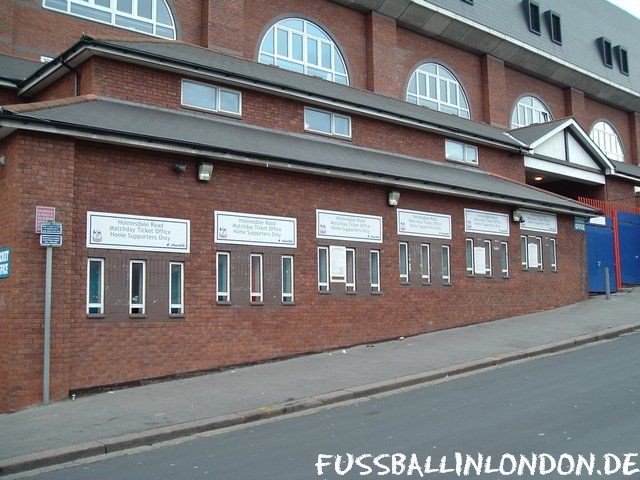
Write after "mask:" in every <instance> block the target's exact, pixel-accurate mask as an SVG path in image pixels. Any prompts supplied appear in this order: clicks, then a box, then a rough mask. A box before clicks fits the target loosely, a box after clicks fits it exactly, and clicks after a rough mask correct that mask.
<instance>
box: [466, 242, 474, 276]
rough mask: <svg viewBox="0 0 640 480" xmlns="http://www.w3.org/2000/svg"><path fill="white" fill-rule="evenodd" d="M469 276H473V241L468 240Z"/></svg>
mask: <svg viewBox="0 0 640 480" xmlns="http://www.w3.org/2000/svg"><path fill="white" fill-rule="evenodd" d="M466 243H467V275H473V268H474V261H473V239H471V238H467V242H466Z"/></svg>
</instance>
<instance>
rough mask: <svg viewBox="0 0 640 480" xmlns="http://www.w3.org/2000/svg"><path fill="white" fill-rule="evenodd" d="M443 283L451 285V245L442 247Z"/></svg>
mask: <svg viewBox="0 0 640 480" xmlns="http://www.w3.org/2000/svg"><path fill="white" fill-rule="evenodd" d="M442 281H443V282H444V283H451V258H450V256H449V245H443V246H442Z"/></svg>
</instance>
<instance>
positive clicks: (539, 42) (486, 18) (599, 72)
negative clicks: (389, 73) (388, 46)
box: [332, 0, 640, 111]
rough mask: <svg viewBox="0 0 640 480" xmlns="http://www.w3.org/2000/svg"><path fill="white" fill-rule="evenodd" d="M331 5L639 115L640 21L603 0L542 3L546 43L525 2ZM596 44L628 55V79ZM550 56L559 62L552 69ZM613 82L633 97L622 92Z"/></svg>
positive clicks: (391, 0)
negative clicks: (383, 18)
mask: <svg viewBox="0 0 640 480" xmlns="http://www.w3.org/2000/svg"><path fill="white" fill-rule="evenodd" d="M332 1H334V2H335V3H339V4H341V5H345V6H348V7H351V8H354V9H357V10H360V11H371V10H375V11H377V12H379V13H382V14H383V15H387V16H389V17H391V18H393V19H396V20H397V22H398V24H399V25H401V26H403V27H405V28H408V29H411V30H415V31H417V32H419V33H422V34H424V35H427V36H430V37H434V38H436V39H438V40H442V41H444V42H447V43H451V44H454V45H458V46H461V47H463V48H465V49H467V50H470V51H472V52H475V53H487V54H489V55H493V56H495V57H497V58H500V59H502V60H504V61H505V62H506V63H507V64H508V65H511V66H513V67H515V68H517V69H519V70H523V71H526V72H529V73H531V74H533V75H535V76H537V77H541V78H544V79H546V80H548V81H551V82H552V83H557V84H560V85H564V86H573V87H575V88H577V89H580V90H582V91H584V92H585V93H587V94H588V95H590V96H593V97H595V98H598V99H600V100H602V101H605V102H608V103H612V104H614V105H616V106H618V107H619V108H622V109H628V110H631V109H633V110H635V111H640V61H639V60H640V55H639V51H638V48H640V19H638V18H636V17H634V16H633V15H631V14H629V13H627V12H626V11H624V10H622V9H620V8H619V7H617V6H615V5H613V4H611V3H609V2H608V1H606V0H542V1H538V2H537V3H538V4H539V6H540V26H541V35H537V34H535V33H533V32H531V31H530V30H529V25H528V17H527V15H526V13H525V12H526V4H527V2H526V1H525V0H479V1H477V2H474V3H473V5H470V4H469V3H467V2H463V1H461V0H332ZM442 10H446V11H447V12H451V13H452V14H454V15H456V16H458V17H460V18H455V17H452V16H451V15H449V14H448V13H446V12H443V11H442ZM550 10H552V11H554V12H556V13H558V14H560V18H561V25H562V45H558V44H556V43H554V42H553V41H552V40H551V35H550V32H549V27H548V24H547V17H546V12H548V11H550ZM498 12H499V13H498ZM461 19H462V20H461ZM507 37H508V38H507ZM599 37H607V38H609V39H610V40H611V42H612V44H613V46H614V47H615V46H617V45H622V46H624V47H626V48H627V49H628V54H629V70H630V75H628V76H627V75H624V74H623V73H622V72H621V71H620V69H619V68H618V64H617V61H616V60H615V59H614V65H613V68H607V67H606V66H605V65H604V63H603V62H602V59H601V55H600V52H599V49H598V45H597V39H598V38H599ZM511 39H513V40H511ZM526 46H528V48H527V47H526ZM550 55H552V56H554V57H555V58H557V59H558V61H550V60H549V56H550ZM570 65H573V66H575V67H577V68H572V67H571V66H570ZM579 69H582V70H584V71H586V72H589V74H590V75H586V74H584V73H583V72H581V71H580V70H579ZM595 76H597V77H600V78H602V79H604V80H603V81H602V80H598V79H597V78H596V77H595ZM609 82H613V83H615V85H619V86H620V87H623V88H627V89H630V90H631V91H632V92H635V93H628V92H624V91H623V90H621V89H620V88H617V87H616V86H614V85H610V84H609Z"/></svg>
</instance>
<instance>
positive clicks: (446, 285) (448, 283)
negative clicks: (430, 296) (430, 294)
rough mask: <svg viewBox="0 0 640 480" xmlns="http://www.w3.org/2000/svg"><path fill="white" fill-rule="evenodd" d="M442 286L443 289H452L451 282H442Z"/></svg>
mask: <svg viewBox="0 0 640 480" xmlns="http://www.w3.org/2000/svg"><path fill="white" fill-rule="evenodd" d="M442 286H443V287H450V286H451V282H442Z"/></svg>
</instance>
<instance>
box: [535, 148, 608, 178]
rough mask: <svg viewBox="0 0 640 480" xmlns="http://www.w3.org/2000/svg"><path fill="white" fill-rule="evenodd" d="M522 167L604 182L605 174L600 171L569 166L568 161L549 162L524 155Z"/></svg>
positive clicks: (561, 175) (566, 176)
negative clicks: (563, 163)
mask: <svg viewBox="0 0 640 480" xmlns="http://www.w3.org/2000/svg"><path fill="white" fill-rule="evenodd" d="M524 168H525V169H527V168H530V169H533V170H538V171H540V172H548V173H552V174H555V175H558V176H560V177H565V178H569V179H578V180H581V181H582V182H581V183H588V184H596V185H604V184H605V183H606V181H605V176H604V175H603V174H601V173H595V172H589V171H586V170H582V169H579V168H575V167H573V166H571V164H570V163H567V164H566V165H561V164H559V163H556V162H549V161H547V160H542V159H540V158H534V157H530V156H528V155H525V156H524Z"/></svg>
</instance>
